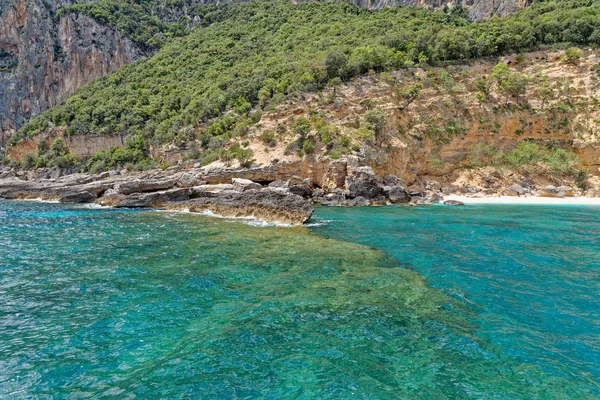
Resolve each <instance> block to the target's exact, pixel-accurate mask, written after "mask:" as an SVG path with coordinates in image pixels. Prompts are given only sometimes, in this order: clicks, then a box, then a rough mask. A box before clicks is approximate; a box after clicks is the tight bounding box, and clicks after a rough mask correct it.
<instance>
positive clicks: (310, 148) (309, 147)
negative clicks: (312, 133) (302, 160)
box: [302, 139, 315, 154]
mask: <svg viewBox="0 0 600 400" xmlns="http://www.w3.org/2000/svg"><path fill="white" fill-rule="evenodd" d="M314 151H315V145H314V144H313V142H312V141H311V140H310V139H306V140H305V141H304V142H303V143H302V153H304V154H312V153H314Z"/></svg>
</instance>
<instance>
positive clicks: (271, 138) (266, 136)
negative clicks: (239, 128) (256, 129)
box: [260, 129, 275, 146]
mask: <svg viewBox="0 0 600 400" xmlns="http://www.w3.org/2000/svg"><path fill="white" fill-rule="evenodd" d="M260 140H261V141H262V142H263V143H265V144H268V145H270V146H272V145H274V144H275V132H273V131H272V130H270V129H267V130H265V131H263V132H262V133H261V134H260Z"/></svg>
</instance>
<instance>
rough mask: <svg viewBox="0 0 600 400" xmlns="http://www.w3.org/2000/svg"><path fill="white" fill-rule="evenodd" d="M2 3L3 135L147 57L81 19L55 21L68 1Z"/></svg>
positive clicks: (3, 0) (7, 0)
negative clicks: (77, 92) (83, 88)
mask: <svg viewBox="0 0 600 400" xmlns="http://www.w3.org/2000/svg"><path fill="white" fill-rule="evenodd" d="M0 3H2V6H1V8H0V12H1V13H2V14H1V15H0V129H2V130H3V131H4V132H6V131H10V130H13V129H16V128H18V127H19V126H21V125H22V124H23V123H24V122H25V121H26V120H27V119H29V118H30V117H32V116H35V115H37V114H39V113H41V112H42V111H44V110H46V109H47V108H49V107H52V106H54V105H56V104H58V103H60V102H61V101H62V100H63V99H64V98H66V97H67V96H69V95H70V94H72V93H73V92H74V91H75V90H76V89H78V88H79V87H81V86H82V85H85V84H86V83H88V82H90V81H91V80H93V79H96V78H98V77H101V76H104V75H106V74H108V73H110V72H112V71H114V70H115V69H117V68H119V67H120V66H122V65H124V64H127V63H130V62H132V61H135V60H137V59H139V58H140V57H143V56H146V55H148V54H146V53H145V52H144V51H143V50H142V49H140V48H139V47H138V46H137V45H136V44H134V43H133V42H132V41H131V40H129V39H128V38H126V37H124V36H123V35H121V34H120V33H118V32H116V31H114V30H112V29H111V28H108V27H106V26H103V25H100V24H99V23H98V22H96V21H95V20H93V19H91V18H89V17H87V16H85V15H78V14H68V15H65V16H63V17H61V18H56V17H55V15H56V10H57V9H58V8H59V7H60V6H62V5H65V4H67V3H68V2H67V1H64V0H53V1H52V2H51V3H48V2H47V1H44V0H1V1H0ZM0 144H1V143H0Z"/></svg>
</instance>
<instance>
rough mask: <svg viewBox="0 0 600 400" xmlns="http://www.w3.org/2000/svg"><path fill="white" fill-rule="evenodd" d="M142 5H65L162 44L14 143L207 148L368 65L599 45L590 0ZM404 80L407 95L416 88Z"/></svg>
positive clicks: (598, 5) (30, 126) (599, 20)
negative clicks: (166, 13) (473, 16)
mask: <svg viewBox="0 0 600 400" xmlns="http://www.w3.org/2000/svg"><path fill="white" fill-rule="evenodd" d="M151 6H152V4H151V2H150V5H145V6H140V5H137V4H132V3H130V2H127V1H125V2H123V1H113V0H100V1H97V2H92V3H90V4H87V5H76V6H71V7H69V8H65V9H64V11H63V12H81V13H87V14H89V15H90V16H92V17H94V18H99V19H102V20H103V22H104V23H106V24H109V25H112V26H114V27H115V28H116V29H120V30H122V31H123V32H124V33H125V34H127V35H130V36H131V37H132V38H133V39H134V40H138V41H142V42H144V43H146V44H147V45H148V46H157V47H160V50H159V52H158V53H157V55H155V56H154V57H151V58H149V59H145V60H141V61H138V62H136V63H133V64H131V65H127V66H125V67H123V68H121V69H120V70H118V71H117V72H115V73H113V74H111V75H109V76H106V77H104V78H101V79H98V80H96V81H94V82H92V83H91V84H89V85H88V86H86V87H84V88H82V89H80V90H79V91H78V92H77V93H76V94H75V95H73V96H71V97H70V98H69V99H67V100H66V101H65V102H64V103H63V104H61V105H59V106H57V107H54V108H52V109H50V110H48V111H47V112H45V113H44V114H43V115H41V116H39V117H37V118H35V119H33V120H32V121H30V122H29V123H27V124H26V125H25V126H23V127H22V128H21V129H20V130H19V132H18V133H17V134H16V135H14V136H13V137H12V139H11V140H12V143H16V142H18V141H19V140H21V139H23V138H25V137H28V136H33V135H37V134H39V133H40V132H43V131H45V130H47V129H48V128H49V127H52V126H64V127H66V135H67V136H73V135H87V134H96V135H98V134H99V135H121V136H133V137H135V138H138V139H143V140H144V141H145V142H147V143H152V144H153V145H155V146H160V145H172V144H175V145H179V146H181V145H186V144H188V143H199V144H200V146H201V147H202V149H208V148H214V147H218V146H219V144H220V145H221V146H222V144H223V143H224V142H225V141H227V140H229V139H231V138H235V137H239V136H243V135H244V134H245V133H246V132H248V129H249V128H250V127H251V126H252V125H254V124H256V123H257V122H258V121H259V120H260V114H261V112H262V111H264V110H269V109H271V108H272V107H273V106H276V105H278V104H281V103H284V102H286V101H289V100H292V99H297V98H298V96H300V95H301V94H302V93H306V92H319V91H321V90H323V88H325V87H327V86H328V85H333V86H336V85H339V84H342V83H345V82H349V81H350V80H352V79H354V78H355V77H357V76H361V75H365V74H368V73H370V72H383V71H390V70H402V69H410V68H413V67H415V66H420V67H425V66H440V65H441V66H443V65H448V64H451V63H456V62H465V61H469V60H475V59H482V58H488V57H496V56H500V55H503V54H510V53H518V52H523V51H530V50H535V49H540V48H548V47H551V46H554V47H559V48H560V47H562V48H567V47H569V46H571V45H591V46H595V45H597V44H600V2H597V1H582V0H569V1H552V2H539V3H537V4H536V5H534V6H533V7H532V8H529V9H523V10H521V11H519V12H517V13H516V14H515V15H513V16H510V17H507V18H491V19H489V20H485V21H481V22H476V23H471V22H469V21H468V20H467V18H466V13H465V11H464V10H463V9H461V8H452V9H445V10H440V11H432V10H428V9H424V8H417V7H407V8H402V7H395V8H388V9H383V10H378V11H376V10H368V9H361V8H358V7H355V6H352V5H350V4H347V3H343V2H332V3H329V2H328V3H318V2H314V3H312V2H311V3H301V4H299V5H292V4H289V3H288V2H284V1H275V2H267V1H257V2H251V3H230V4H226V5H222V6H195V7H194V9H193V10H192V12H193V13H195V20H196V21H197V24H196V25H197V27H196V28H195V29H193V30H192V31H191V32H189V33H188V31H187V28H184V27H183V26H182V25H178V24H165V23H161V22H159V21H158V20H157V19H156V18H153V17H150V16H149V14H148V13H149V12H150V10H151ZM130 15H136V17H135V18H133V19H128V16H130ZM513 84H515V82H513ZM517 84H518V82H517ZM406 89H407V90H408V92H406V93H404V94H403V95H404V96H406V97H407V98H408V99H409V98H410V97H411V94H410V89H412V90H415V89H417V88H416V87H413V88H406ZM276 134H277V133H275V135H276ZM132 142H135V143H138V144H139V143H140V141H139V140H137V139H136V140H132ZM135 148H136V149H137V150H136V154H137V155H139V151H138V150H139V146H137V147H135ZM242 153H243V152H242ZM238 155H239V151H238V149H236V151H235V154H234V157H237V156H238ZM242 158H243V156H242ZM137 159H139V157H138V156H136V160H137ZM126 160H127V157H125V161H126ZM109 164H110V163H109Z"/></svg>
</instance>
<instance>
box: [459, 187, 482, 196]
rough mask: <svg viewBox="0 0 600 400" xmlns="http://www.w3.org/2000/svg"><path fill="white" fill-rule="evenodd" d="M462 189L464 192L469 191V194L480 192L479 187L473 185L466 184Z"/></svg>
mask: <svg viewBox="0 0 600 400" xmlns="http://www.w3.org/2000/svg"><path fill="white" fill-rule="evenodd" d="M461 190H462V192H463V193H469V194H475V193H477V192H479V189H478V188H476V187H475V186H473V185H464V186H463V187H462V188H461Z"/></svg>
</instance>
